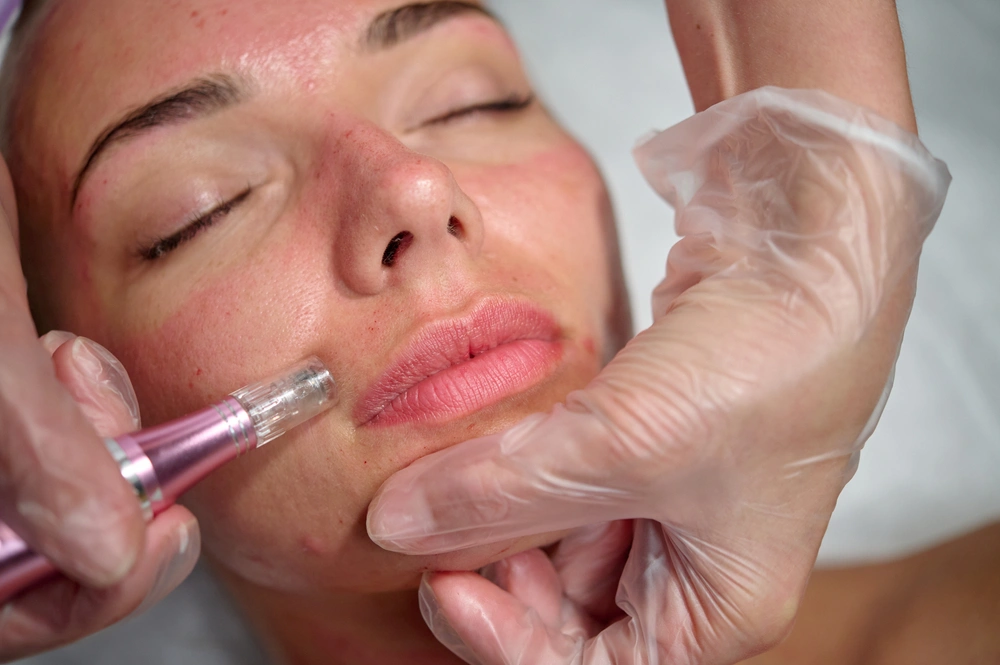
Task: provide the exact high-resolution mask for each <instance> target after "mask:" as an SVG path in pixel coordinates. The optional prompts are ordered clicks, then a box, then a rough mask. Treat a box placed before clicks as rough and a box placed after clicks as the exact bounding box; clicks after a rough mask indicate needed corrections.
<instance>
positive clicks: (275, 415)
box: [233, 357, 337, 448]
mask: <svg viewBox="0 0 1000 665" xmlns="http://www.w3.org/2000/svg"><path fill="white" fill-rule="evenodd" d="M233 397H235V398H236V400H237V401H238V402H239V403H240V404H241V405H243V408H244V409H246V410H247V413H248V414H250V419H251V420H252V421H253V426H254V429H255V430H256V432H257V448H260V447H261V446H263V445H264V444H265V443H268V442H270V441H274V440H275V439H277V438H278V437H279V436H281V435H282V434H284V433H285V432H287V431H288V430H290V429H292V428H293V427H296V426H298V425H301V424H302V423H304V422H305V421H307V420H309V419H310V418H312V417H313V416H316V415H319V414H320V413H323V412H324V411H326V410H327V409H329V408H330V407H332V406H333V405H334V404H336V403H337V384H336V382H335V381H334V380H333V376H332V375H331V374H330V370H328V369H327V368H326V366H325V365H324V364H323V363H322V362H320V360H319V358H315V357H313V358H308V359H306V360H303V361H302V362H300V363H298V364H296V365H294V366H293V367H290V368H289V369H287V370H285V371H284V372H281V373H280V374H276V375H275V376H272V377H271V378H269V379H267V380H264V381H260V382H258V383H254V384H252V385H249V386H247V387H245V388H240V389H239V390H237V391H236V392H234V393H233Z"/></svg>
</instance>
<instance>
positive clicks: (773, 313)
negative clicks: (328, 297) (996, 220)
mask: <svg viewBox="0 0 1000 665" xmlns="http://www.w3.org/2000/svg"><path fill="white" fill-rule="evenodd" d="M636 156H637V160H638V162H639V165H640V167H641V168H642V170H643V172H644V174H645V176H646V178H647V179H648V180H649V182H650V183H651V184H652V185H653V187H654V188H655V189H656V190H657V191H658V192H659V193H660V194H661V195H662V196H663V197H664V198H665V199H666V200H667V201H668V202H669V203H670V204H671V205H672V206H673V207H674V208H675V209H676V228H677V233H678V235H679V236H680V237H681V240H680V241H679V242H678V243H677V244H676V245H675V247H674V248H673V249H672V250H671V252H670V257H669V260H668V262H667V275H666V279H665V280H664V281H663V282H662V283H661V284H660V286H659V287H658V288H657V290H656V292H655V294H654V297H653V307H654V319H655V322H654V324H653V325H652V327H651V328H649V329H648V330H646V331H644V332H642V333H641V334H639V335H638V336H637V337H636V338H635V339H633V340H632V341H631V342H630V343H629V344H628V345H627V347H626V348H625V349H624V350H623V351H622V352H621V353H619V355H618V356H617V357H616V358H615V359H614V360H612V362H611V363H610V364H609V365H608V366H607V367H606V368H605V369H604V371H603V372H602V373H601V374H600V375H599V376H598V377H597V378H596V379H595V380H594V381H593V382H592V383H591V384H590V385H589V386H587V387H586V389H584V390H581V391H578V392H575V393H573V394H571V395H570V396H569V397H568V398H567V399H566V403H565V405H558V406H556V407H555V409H553V411H552V412H551V413H550V414H547V415H537V416H534V417H531V418H529V419H527V420H526V421H524V422H522V423H521V424H519V425H518V426H516V427H514V428H513V429H511V430H509V431H507V432H505V433H502V434H500V435H496V436H491V437H486V438H482V439H477V440H473V441H469V442H466V443H463V444H460V445H458V446H455V447H454V448H451V449H448V450H444V451H442V452H439V453H437V454H434V455H430V456H428V457H426V458H423V459H421V460H418V461H417V462H416V463H414V464H412V465H411V466H410V467H408V468H406V469H404V470H403V471H401V472H399V473H397V474H396V475H395V476H394V477H393V478H391V479H390V480H389V481H388V482H387V483H386V484H385V485H384V486H383V488H382V489H381V490H380V492H379V494H378V496H377V497H376V499H375V500H374V502H373V503H372V506H371V508H370V510H369V515H368V530H369V533H370V535H371V537H372V538H373V539H374V540H375V541H376V542H377V543H379V544H380V545H382V546H383V547H386V548H388V549H391V550H395V551H399V552H406V553H414V554H430V553H438V552H444V551H449V550H457V549H462V548H466V547H470V546H474V545H482V544H485V543H490V542H495V541H498V540H502V539H507V538H513V537H518V536H523V535H526V534H531V533H541V532H549V531H559V530H564V529H572V528H577V527H582V526H584V525H594V524H596V523H599V522H611V524H610V525H604V526H596V527H590V528H588V529H586V530H584V531H581V532H577V533H575V534H574V535H573V536H571V537H570V538H569V539H567V540H565V541H563V542H562V543H561V544H560V545H559V546H557V548H556V549H555V551H554V552H550V553H549V554H546V553H543V552H540V551H537V550H536V551H532V552H528V553H524V554H521V555H518V556H516V557H514V558H512V559H511V560H508V561H506V562H503V563H501V564H498V565H497V566H496V567H494V569H493V570H492V571H491V572H490V573H489V574H488V575H487V577H489V578H491V579H493V580H495V581H496V582H498V583H499V586H498V585H497V584H494V583H493V582H491V581H489V580H488V579H485V578H484V577H481V576H479V575H476V574H473V573H444V574H432V575H429V576H427V577H426V578H425V580H424V585H423V587H422V594H421V601H422V606H423V609H424V616H425V619H427V620H428V623H429V625H430V626H431V627H432V629H434V630H435V632H436V634H437V635H438V637H439V639H441V640H442V641H444V642H445V643H446V644H448V645H449V646H450V647H451V648H452V649H453V650H454V651H455V652H456V653H459V654H460V655H462V656H463V657H464V658H465V659H466V660H467V661H468V662H470V663H484V664H486V663H489V664H493V663H505V664H513V663H545V664H557V663H578V664H579V663H587V664H597V663H602V664H603V663H644V664H647V663H648V664H652V663H669V664H670V665H694V664H695V663H697V664H699V665H707V664H721V663H733V662H736V661H739V660H741V659H743V658H746V657H748V656H751V655H753V654H755V653H758V652H760V651H763V650H765V649H766V648H768V647H769V646H772V645H773V644H775V643H776V642H777V641H778V640H780V639H781V638H782V637H783V636H784V635H785V634H786V632H787V630H788V629H789V627H790V625H791V621H792V619H793V617H794V615H795V611H796V606H797V603H798V602H799V600H800V598H801V595H802V593H803V590H804V588H805V585H806V582H807V579H808V577H809V573H810V570H811V569H812V566H813V564H814V562H815V558H816V553H817V551H818V548H819V544H820V540H821V538H822V536H823V533H824V530H825V529H826V526H827V522H828V520H829V517H830V514H831V512H832V510H833V507H834V504H835V503H836V499H837V496H838V494H839V493H840V491H841V490H842V488H843V487H844V485H845V484H846V482H847V481H848V480H849V479H850V477H851V475H852V473H853V471H854V469H855V465H856V463H857V458H858V453H859V451H860V449H861V446H862V445H863V444H864V442H865V440H866V439H867V437H868V436H869V435H870V434H871V431H872V429H873V428H874V426H875V424H876V422H877V420H878V417H879V415H880V414H881V411H882V408H883V406H884V404H885V400H886V398H887V396H888V386H889V385H890V384H891V374H892V369H893V366H894V362H895V359H896V357H897V354H898V350H899V345H900V340H901V336H902V332H903V327H904V325H905V323H906V319H907V317H908V315H909V310H910V306H911V304H912V297H913V290H914V287H915V279H916V268H917V262H918V257H919V254H920V250H921V246H922V244H923V242H924V239H925V238H926V237H927V235H928V233H929V232H930V230H931V228H932V227H933V225H934V223H935V221H936V220H937V217H938V215H939V213H940V211H941V208H942V205H943V203H944V198H945V193H946V191H947V187H948V183H949V181H950V176H949V174H948V172H947V168H946V167H945V166H944V164H943V163H941V162H939V161H937V160H935V159H934V158H933V157H932V156H931V155H930V154H929V153H928V152H927V151H926V150H925V149H924V148H923V146H922V145H921V144H920V142H919V140H918V139H917V138H916V137H915V136H913V135H912V134H909V133H908V132H906V131H904V130H903V129H901V128H899V127H897V126H896V125H894V124H892V123H891V122H889V121H887V120H885V119H883V118H881V117H879V116H876V115H875V114H874V113H871V112H868V111H866V110H864V109H861V108H859V107H856V106H854V105H852V104H849V103H847V102H845V101H842V100H840V99H837V98H835V97H832V96H830V95H827V94H825V93H822V92H818V91H802V90H798V91H793V90H781V89H777V88H763V89H760V90H755V91H753V92H749V93H746V94H743V95H740V96H738V97H734V98H732V99H729V100H727V101H725V102H722V103H720V104H718V105H716V106H714V107H712V108H710V109H708V110H707V111H704V112H702V113H699V114H697V115H695V116H694V117H692V118H690V119H688V120H686V121H684V122H682V123H680V124H679V125H677V126H675V127H673V128H672V129H670V130H667V131H666V132H663V133H661V134H659V135H657V136H654V137H652V138H651V139H649V140H647V141H646V142H645V143H644V144H643V145H641V146H640V147H639V148H638V149H637V152H636ZM629 519H634V520H635V522H634V523H629V522H614V521H615V520H629ZM609 580H611V582H612V583H611V584H610V585H609V584H608V581H609ZM615 604H617V608H616V607H615Z"/></svg>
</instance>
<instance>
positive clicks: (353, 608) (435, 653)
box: [220, 571, 462, 665]
mask: <svg viewBox="0 0 1000 665" xmlns="http://www.w3.org/2000/svg"><path fill="white" fill-rule="evenodd" d="M220 572H221V571H220ZM220 577H221V578H222V579H223V581H224V582H225V583H226V586H227V587H228V588H229V590H230V592H231V593H232V594H233V597H234V599H235V600H236V602H237V604H238V605H239V606H240V609H242V611H243V612H244V614H245V615H246V617H247V618H248V619H249V621H250V623H251V624H252V625H253V627H254V628H255V629H256V630H257V631H258V633H259V635H260V637H261V641H262V642H263V643H264V644H266V645H267V646H268V648H269V650H270V651H271V653H272V655H273V656H274V658H275V661H276V662H277V663H280V664H281V665H367V664H369V663H372V664H377V665H461V663H462V661H461V660H460V659H459V658H457V657H456V656H454V655H453V654H452V653H451V652H450V651H448V650H447V649H446V648H444V647H443V646H441V644H440V643H438V641H437V640H436V639H434V636H433V635H432V634H431V632H430V630H429V629H428V628H427V626H426V625H425V624H424V621H423V619H422V618H421V616H420V608H419V605H418V603H417V591H416V589H413V590H408V591H396V592H391V593H380V594H354V593H345V594H339V595H335V596H328V597H324V598H323V599H315V598H305V597H302V596H298V595H292V594H287V593H283V592H278V591H273V590H270V589H264V588H261V587H257V586H254V585H251V584H249V583H247V582H245V581H243V580H241V579H238V578H235V577H233V576H232V575H229V574H226V573H225V572H221V574H220Z"/></svg>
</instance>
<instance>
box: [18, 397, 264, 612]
mask: <svg viewBox="0 0 1000 665" xmlns="http://www.w3.org/2000/svg"><path fill="white" fill-rule="evenodd" d="M105 443H106V444H107V446H108V450H109V451H110V452H111V454H112V456H113V457H114V458H115V461H116V462H118V466H119V468H120V469H121V473H122V476H123V477H124V478H125V479H126V480H127V481H128V482H129V483H130V484H131V485H132V488H133V489H134V490H135V494H136V497H137V498H138V499H139V503H140V505H141V506H142V510H143V515H144V516H145V518H146V519H147V521H148V520H150V519H152V518H153V516H154V515H158V514H160V513H161V512H163V511H164V510H166V509H167V508H169V507H170V506H172V505H173V504H174V502H175V501H176V500H177V497H179V496H180V495H181V494H183V493H184V492H185V491H187V490H188V489H190V488H191V487H192V486H193V485H194V484H195V483H197V482H198V481H199V480H201V479H202V478H204V477H205V476H207V475H208V474H209V473H211V472H212V471H214V470H215V469H217V468H219V467H220V466H222V465H223V464H225V463H226V462H228V461H229V460H231V459H234V458H236V457H239V456H240V455H243V454H245V453H247V452H248V451H250V450H252V449H254V448H256V447H257V433H256V431H255V430H254V427H253V422H252V420H251V418H250V415H249V414H248V413H247V412H246V410H245V409H244V408H243V406H242V405H241V404H240V403H239V402H238V401H237V400H236V399H235V398H233V397H227V398H226V399H224V400H223V401H221V402H219V403H218V404H215V405H213V406H210V407H207V408H205V409H202V410H201V411H197V412H195V413H192V414H190V415H188V416H185V417H183V418H179V419H177V420H172V421H170V422H167V423H164V424H162V425H157V426H156V427H150V428H149V429H143V430H140V431H138V432H132V433H131V434H125V435H123V436H119V437H116V438H114V439H107V440H106V441H105ZM57 572H58V570H57V569H56V568H55V566H53V565H52V564H51V563H50V562H49V560H48V559H46V558H45V557H43V556H42V555H40V554H37V553H35V552H34V551H32V550H31V548H29V547H28V545H27V544H26V543H25V542H24V541H23V540H22V539H21V537H20V536H18V535H17V534H16V533H15V532H14V530H13V529H11V528H10V527H8V526H7V525H6V524H4V523H2V522H0V603H5V602H7V601H8V600H9V599H10V598H12V597H13V596H15V595H17V594H18V593H20V592H22V591H24V590H25V589H28V588H29V587H32V586H34V585H35V584H37V583H39V582H41V581H42V580H45V579H47V578H49V577H51V576H53V575H55V574H56V573H57Z"/></svg>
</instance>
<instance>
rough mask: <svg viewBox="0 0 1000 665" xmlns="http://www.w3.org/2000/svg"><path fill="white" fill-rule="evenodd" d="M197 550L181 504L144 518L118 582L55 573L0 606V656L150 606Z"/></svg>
mask: <svg viewBox="0 0 1000 665" xmlns="http://www.w3.org/2000/svg"><path fill="white" fill-rule="evenodd" d="M200 550H201V538H200V535H199V531H198V524H197V522H196V521H195V519H194V516H193V515H192V514H191V513H190V512H189V511H188V510H187V509H186V508H184V507H182V506H179V505H175V506H172V507H171V508H169V509H168V510H166V511H164V512H163V513H161V514H160V515H158V516H157V517H156V519H155V520H153V521H152V522H150V524H149V527H148V529H147V532H146V542H145V547H144V548H143V550H142V552H141V554H140V556H139V558H138V561H137V563H136V565H135V567H133V568H132V570H131V571H130V572H129V573H128V575H126V576H125V578H124V579H123V580H122V581H120V582H119V583H117V584H115V585H113V586H111V587H108V588H106V589H92V588H87V587H83V586H80V585H79V584H78V583H76V582H74V581H72V580H70V579H68V578H65V577H60V578H57V579H54V580H52V581H50V582H46V583H44V584H42V585H41V586H39V587H37V588H35V589H32V590H30V591H28V592H27V593H25V594H23V595H22V596H20V597H18V598H15V599H14V600H12V601H11V602H10V603H8V604H7V605H6V606H4V607H3V609H2V610H0V660H2V661H3V662H7V661H8V660H14V659H17V658H23V657H25V656H28V655H30V654H32V653H36V652H38V651H43V650H46V649H51V648H54V647H56V646H59V645H61V644H66V643H69V642H72V641H75V640H78V639H80V638H82V637H84V636H86V635H89V634H91V633H94V632H97V631H98V630H101V629H103V628H105V627H107V626H110V625H111V624H114V623H116V622H117V621H120V620H121V619H123V618H125V617H127V616H129V615H131V614H138V613H140V612H142V611H144V610H146V609H148V608H149V607H152V606H153V605H155V604H156V603H157V602H159V601H160V600H162V599H163V598H164V597H165V596H166V595H167V594H168V593H170V592H171V591H172V590H173V589H174V588H176V587H177V586H178V585H179V584H180V583H181V582H182V581H183V580H184V579H185V578H187V576H188V575H189V574H190V573H191V571H192V570H193V569H194V566H195V564H196V563H197V561H198V556H199V553H200Z"/></svg>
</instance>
